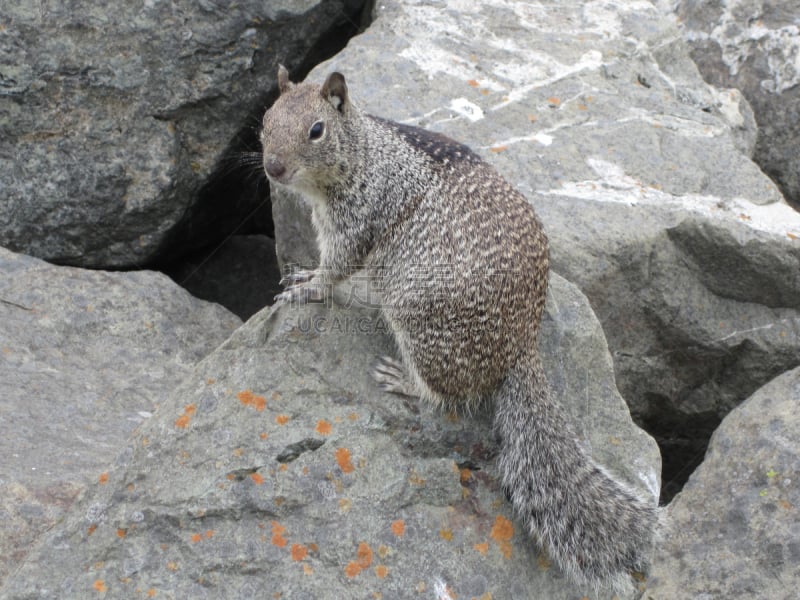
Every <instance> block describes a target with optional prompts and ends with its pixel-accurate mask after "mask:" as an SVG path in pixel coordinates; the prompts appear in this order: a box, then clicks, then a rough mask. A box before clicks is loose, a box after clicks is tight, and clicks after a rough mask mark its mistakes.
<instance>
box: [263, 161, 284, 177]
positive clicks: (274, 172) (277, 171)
mask: <svg viewBox="0 0 800 600" xmlns="http://www.w3.org/2000/svg"><path fill="white" fill-rule="evenodd" d="M264 170H265V171H266V172H267V175H269V176H270V177H273V178H276V179H277V178H278V177H280V176H281V175H283V174H284V173H286V165H284V164H283V163H282V162H281V161H280V160H278V159H277V158H275V157H274V156H270V157H269V158H268V159H267V160H266V161H264Z"/></svg>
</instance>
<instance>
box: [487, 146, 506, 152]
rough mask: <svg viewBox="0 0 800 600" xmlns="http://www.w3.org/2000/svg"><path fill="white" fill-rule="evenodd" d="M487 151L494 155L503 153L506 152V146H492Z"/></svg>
mask: <svg viewBox="0 0 800 600" xmlns="http://www.w3.org/2000/svg"><path fill="white" fill-rule="evenodd" d="M489 150H490V151H491V152H495V153H498V152H505V151H506V150H508V146H492V147H491V148H489Z"/></svg>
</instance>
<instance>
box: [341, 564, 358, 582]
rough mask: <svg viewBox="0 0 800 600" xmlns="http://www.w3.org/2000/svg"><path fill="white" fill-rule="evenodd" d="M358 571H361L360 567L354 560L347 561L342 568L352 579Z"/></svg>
mask: <svg viewBox="0 0 800 600" xmlns="http://www.w3.org/2000/svg"><path fill="white" fill-rule="evenodd" d="M359 573H361V567H360V566H358V563H357V562H355V561H351V562H349V563H347V566H346V567H345V568H344V574H345V575H347V576H348V577H349V578H350V579H352V578H353V577H355V576H356V575H358V574H359Z"/></svg>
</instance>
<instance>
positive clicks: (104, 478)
mask: <svg viewBox="0 0 800 600" xmlns="http://www.w3.org/2000/svg"><path fill="white" fill-rule="evenodd" d="M97 483H99V484H100V485H105V484H106V483H108V473H100V477H98V478H97Z"/></svg>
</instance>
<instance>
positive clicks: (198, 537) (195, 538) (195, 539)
mask: <svg viewBox="0 0 800 600" xmlns="http://www.w3.org/2000/svg"><path fill="white" fill-rule="evenodd" d="M202 539H203V536H202V535H201V534H199V533H195V534H193V535H192V543H194V544H196V543H197V542H199V541H201V540H202Z"/></svg>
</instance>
